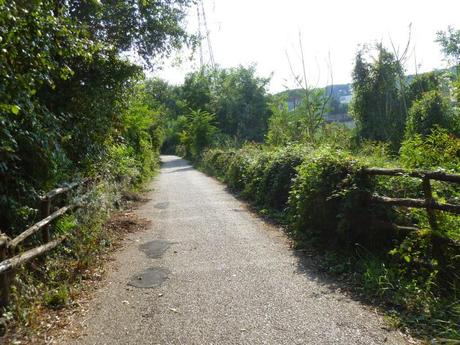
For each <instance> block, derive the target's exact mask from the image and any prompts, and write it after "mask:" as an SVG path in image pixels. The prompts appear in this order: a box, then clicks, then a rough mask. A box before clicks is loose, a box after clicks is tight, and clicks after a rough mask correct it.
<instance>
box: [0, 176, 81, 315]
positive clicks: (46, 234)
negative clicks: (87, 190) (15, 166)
mask: <svg viewBox="0 0 460 345" xmlns="http://www.w3.org/2000/svg"><path fill="white" fill-rule="evenodd" d="M87 182H89V179H83V180H80V181H77V182H73V183H70V184H68V185H66V186H63V187H59V188H56V189H53V190H52V191H50V192H48V193H47V194H45V195H44V196H43V197H41V200H40V217H41V218H43V219H42V220H40V221H39V222H37V223H35V224H34V225H32V226H30V227H29V228H27V229H26V230H24V231H23V232H22V233H20V234H19V235H18V236H16V237H15V238H13V239H10V238H8V236H6V235H5V234H3V233H1V232H0V306H6V305H8V303H9V300H10V282H11V279H12V277H13V276H14V270H15V269H16V268H17V267H19V266H21V265H23V264H25V263H27V262H29V261H30V260H32V259H34V258H36V257H38V256H40V255H43V254H45V253H46V252H48V251H50V250H51V249H53V248H55V247H56V246H58V245H59V244H60V243H62V241H64V239H65V238H66V236H65V235H64V236H60V237H58V238H56V239H54V240H51V236H50V231H49V225H50V223H51V222H52V221H54V220H56V219H58V218H59V217H61V216H62V215H64V214H66V213H67V212H70V211H72V210H74V209H76V208H78V207H81V205H79V204H70V205H66V206H63V207H61V208H59V209H58V210H56V211H54V212H53V213H51V214H50V212H51V208H52V202H53V200H54V199H55V198H56V197H58V196H60V195H66V194H68V193H69V192H70V191H71V190H73V189H75V188H77V187H79V186H82V185H84V184H86V183H87ZM39 232H41V237H42V244H41V245H38V246H36V247H34V248H31V249H28V250H26V251H25V252H22V253H18V246H19V245H20V244H21V243H23V242H24V241H25V240H26V239H27V238H29V237H30V236H32V235H34V234H37V233H39Z"/></svg>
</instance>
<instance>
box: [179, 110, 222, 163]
mask: <svg viewBox="0 0 460 345" xmlns="http://www.w3.org/2000/svg"><path fill="white" fill-rule="evenodd" d="M214 121H215V116H214V115H213V114H210V113H208V112H206V111H202V110H192V111H191V112H190V114H189V115H188V116H187V122H186V126H185V128H184V130H183V131H182V133H181V134H180V143H181V144H182V145H183V147H184V148H185V157H187V158H190V159H192V160H195V159H197V158H199V156H200V154H201V152H202V151H204V149H206V148H207V147H209V146H211V144H212V142H213V138H214V135H215V134H216V133H217V131H218V129H217V127H216V126H215V125H214V124H213V123H214Z"/></svg>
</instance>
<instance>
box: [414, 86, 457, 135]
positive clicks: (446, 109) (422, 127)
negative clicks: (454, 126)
mask: <svg viewBox="0 0 460 345" xmlns="http://www.w3.org/2000/svg"><path fill="white" fill-rule="evenodd" d="M450 111H451V109H450V105H449V101H448V100H447V99H446V98H445V97H443V96H442V95H441V93H440V92H439V91H437V90H433V91H428V92H425V93H424V94H423V95H422V96H421V97H420V98H419V99H418V100H416V101H414V103H413V104H412V106H411V107H410V109H409V112H408V115H407V122H406V130H405V137H406V138H412V137H413V136H414V135H416V134H420V135H422V136H426V135H429V134H430V133H431V132H432V130H433V128H434V127H435V126H441V127H443V128H449V127H450V124H451V122H452V121H451V119H450V117H451V114H450Z"/></svg>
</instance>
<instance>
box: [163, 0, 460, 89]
mask: <svg viewBox="0 0 460 345" xmlns="http://www.w3.org/2000/svg"><path fill="white" fill-rule="evenodd" d="M204 5H205V10H206V16H207V21H208V27H209V30H210V37H211V42H212V49H213V51H214V59H215V61H216V63H217V64H219V65H220V66H222V67H234V66H238V65H239V64H243V65H248V64H251V63H256V64H257V71H258V74H259V75H261V76H269V75H272V81H271V84H270V91H272V92H277V91H282V90H284V89H285V88H286V87H289V88H291V87H295V86H296V85H295V83H294V80H293V78H292V73H291V72H290V68H289V64H288V62H287V58H286V52H287V53H288V55H289V57H290V59H291V60H292V65H293V67H294V69H295V72H296V73H300V72H301V64H300V60H299V43H298V37H299V32H301V33H302V37H303V47H304V53H305V55H306V60H307V69H308V78H309V82H310V84H312V85H313V86H314V85H316V84H317V83H318V84H319V85H325V84H327V83H329V81H328V80H327V79H328V78H327V76H328V69H327V63H326V61H327V57H328V54H330V57H331V63H332V72H333V77H334V83H335V84H339V83H346V82H350V81H351V71H352V67H353V60H354V56H355V53H356V51H357V48H358V45H359V44H363V43H373V42H377V41H382V42H383V43H384V44H385V45H387V46H388V47H389V48H391V45H390V37H391V39H392V40H393V42H394V44H395V46H399V47H400V48H401V50H402V49H403V48H404V46H405V44H406V42H407V37H408V32H409V30H408V27H409V24H410V23H412V40H411V51H415V54H414V53H412V55H411V58H410V59H409V61H408V63H407V66H406V67H407V70H408V73H413V72H414V70H415V58H414V57H416V61H417V64H418V65H419V66H420V68H419V71H426V70H431V69H434V68H441V67H444V66H445V63H444V61H443V60H442V55H441V54H440V49H439V46H438V44H437V43H435V42H434V40H435V38H436V32H437V31H439V30H445V29H446V28H447V26H448V25H453V26H454V27H456V28H457V29H459V28H460V17H459V13H460V0H435V1H434V0H433V1H429V0H385V1H376V0H347V1H340V0H323V1H322V0H283V1H276V0H204ZM187 21H188V27H189V30H190V31H191V32H196V31H197V11H196V7H195V8H192V9H191V11H190V15H189V17H188V19H187ZM203 48H204V53H205V54H204V55H205V61H206V60H209V55H208V54H207V44H206V41H204V42H203ZM186 55H187V53H186V52H182V53H181V56H182V57H183V58H185V56H186ZM172 60H173V59H172ZM172 65H173V64H172V62H171V61H169V62H167V63H166V64H165V66H164V69H163V71H161V72H159V75H160V76H161V77H163V78H165V79H167V80H169V81H170V82H172V83H180V82H182V81H183V77H184V75H185V74H186V73H187V72H190V71H193V70H196V69H197V68H198V67H199V55H198V54H197V55H196V56H195V58H194V60H192V61H191V62H190V61H189V62H184V63H183V64H182V65H180V66H172Z"/></svg>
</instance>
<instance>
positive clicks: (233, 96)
mask: <svg viewBox="0 0 460 345" xmlns="http://www.w3.org/2000/svg"><path fill="white" fill-rule="evenodd" d="M255 73H256V72H255V67H254V66H250V67H247V68H246V67H243V66H240V67H237V68H230V69H220V68H215V69H209V68H203V69H201V70H200V71H198V72H194V73H190V74H188V75H187V76H186V78H185V81H184V84H183V85H182V86H181V87H180V94H179V95H178V101H182V102H184V103H185V104H186V106H187V107H188V108H190V109H192V110H199V109H200V110H203V111H207V112H209V113H212V114H215V115H216V119H217V126H218V128H219V129H220V131H221V132H222V133H223V134H224V135H226V136H228V137H230V138H235V139H236V140H237V141H239V142H243V141H245V140H251V141H262V140H263V137H264V135H265V133H266V131H267V123H268V117H269V115H270V110H269V107H268V96H267V94H266V86H267V84H268V79H265V78H260V77H257V76H256V74H255ZM182 114H185V112H184V113H182ZM172 122H174V119H173V121H172ZM172 134H173V135H174V133H172Z"/></svg>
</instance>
